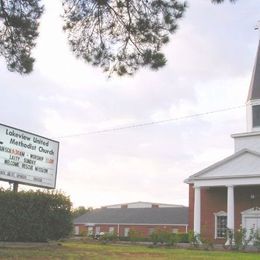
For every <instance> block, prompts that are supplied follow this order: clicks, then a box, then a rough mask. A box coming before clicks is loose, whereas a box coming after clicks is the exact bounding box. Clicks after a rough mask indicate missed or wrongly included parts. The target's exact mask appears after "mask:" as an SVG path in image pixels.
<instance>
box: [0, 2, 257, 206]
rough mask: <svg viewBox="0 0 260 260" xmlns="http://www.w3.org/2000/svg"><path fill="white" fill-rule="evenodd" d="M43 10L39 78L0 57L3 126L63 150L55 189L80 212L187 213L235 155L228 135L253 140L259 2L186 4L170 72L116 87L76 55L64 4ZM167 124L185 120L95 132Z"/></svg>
mask: <svg viewBox="0 0 260 260" xmlns="http://www.w3.org/2000/svg"><path fill="white" fill-rule="evenodd" d="M43 3H44V4H45V13H44V15H43V16H42V20H41V25H40V36H39V39H38V41H37V47H36V48H35V50H34V57H35V58H36V63H35V67H34V72H33V73H31V74H30V75H28V76H21V75H19V74H17V73H11V72H9V71H8V70H7V69H6V65H5V62H4V59H3V58H2V57H0V89H1V102H0V122H1V123H2V124H6V125H9V126H13V127H16V128H20V129H23V130H26V131H30V132H33V133H36V134H39V135H42V136H45V137H48V138H52V139H55V140H57V141H59V142H60V153H59V165H58V172H57V183H56V188H57V190H59V191H62V192H64V193H65V194H66V195H67V196H70V198H71V201H72V203H73V207H78V206H85V207H94V208H97V207H100V206H103V205H110V204H116V203H126V202H134V201H149V202H160V203H170V204H182V205H188V185H187V184H185V183H184V180H185V179H186V178H188V177H189V176H190V175H192V174H194V173H196V172H198V171H200V170H202V169H203V168H205V167H207V166H209V165H211V164H213V163H215V162H217V161H218V160H221V159H223V158H224V157H226V156H228V155H231V154H232V153H233V140H232V138H231V137H230V135H231V134H233V133H241V132H245V131H246V118H245V107H243V105H244V104H245V102H246V97H247V91H248V88H249V84H250V79H251V74H252V70H253V65H254V60H255V56H256V50H257V45H258V41H259V33H258V32H257V31H255V30H254V27H255V25H256V24H257V21H258V20H260V16H259V11H260V2H259V0H248V1H243V0H238V1H237V3H236V4H231V3H229V2H226V3H224V4H222V5H213V4H211V2H210V0H189V1H188V5H189V8H188V9H187V11H186V13H185V16H184V18H183V19H182V20H180V21H179V29H178V31H177V32H176V33H175V34H174V35H172V36H171V41H170V43H169V44H168V45H167V46H166V47H164V48H163V52H164V53H165V54H166V57H167V60H168V62H167V65H166V66H165V67H164V68H163V69H161V70H159V71H157V72H155V71H151V70H148V69H140V71H139V72H138V73H136V74H135V75H134V76H133V77H128V76H127V77H123V78H118V77H113V78H112V79H108V78H107V75H106V74H104V73H103V72H102V71H101V70H100V69H99V68H93V67H91V66H90V65H88V64H86V63H84V62H83V61H81V60H78V59H76V58H75V57H74V56H73V54H72V53H71V52H70V48H69V46H68V44H67V41H66V36H65V35H64V33H63V32H62V20H61V17H60V14H61V13H62V11H61V4H60V1H52V0H44V1H43ZM241 106H242V107H241ZM234 107H239V108H234ZM229 108H230V109H229ZM231 108H232V109H231ZM223 109H227V110H226V111H223V112H218V113H209V114H206V115H203V116H195V117H192V118H185V117H186V116H190V115H195V114H201V113H207V112H212V111H217V110H223ZM183 117H184V119H181V118H183ZM168 119H179V120H170V121H168V122H165V123H161V124H154V125H149V126H144V127H135V128H128V129H124V130H120V131H109V132H104V133H102V132H101V133H96V134H94V133H93V132H95V131H102V130H106V129H114V128H118V127H124V126H131V125H135V124H142V123H147V122H157V121H160V120H168ZM0 187H9V184H8V183H5V182H0ZM29 188H30V189H31V188H32V187H29ZM29 188H28V186H25V185H19V189H20V190H26V189H29Z"/></svg>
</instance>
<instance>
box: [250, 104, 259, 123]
mask: <svg viewBox="0 0 260 260" xmlns="http://www.w3.org/2000/svg"><path fill="white" fill-rule="evenodd" d="M252 110H253V127H257V126H260V105H257V106H253V107H252Z"/></svg>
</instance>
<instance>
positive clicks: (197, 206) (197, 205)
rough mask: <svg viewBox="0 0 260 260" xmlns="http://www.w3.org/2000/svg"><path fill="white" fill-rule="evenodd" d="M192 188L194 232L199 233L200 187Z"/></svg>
mask: <svg viewBox="0 0 260 260" xmlns="http://www.w3.org/2000/svg"><path fill="white" fill-rule="evenodd" d="M194 190H195V193H194V233H195V234H200V187H194Z"/></svg>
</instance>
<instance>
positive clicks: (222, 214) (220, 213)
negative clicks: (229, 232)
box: [214, 210, 227, 239]
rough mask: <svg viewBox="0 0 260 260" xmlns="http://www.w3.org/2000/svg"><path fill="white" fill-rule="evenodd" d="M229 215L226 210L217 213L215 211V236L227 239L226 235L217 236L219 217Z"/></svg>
mask: <svg viewBox="0 0 260 260" xmlns="http://www.w3.org/2000/svg"><path fill="white" fill-rule="evenodd" d="M223 216H224V217H227V213H226V212H225V211H223V210H222V211H219V212H217V213H214V217H215V233H214V238H215V239H225V238H226V237H217V217H223Z"/></svg>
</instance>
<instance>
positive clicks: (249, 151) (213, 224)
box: [185, 42, 260, 244]
mask: <svg viewBox="0 0 260 260" xmlns="http://www.w3.org/2000/svg"><path fill="white" fill-rule="evenodd" d="M232 137H233V138H234V146H235V148H234V150H235V151H234V154H233V155H231V156H229V157H227V158H225V159H223V160H221V161H219V162H217V163H215V164H213V165H211V166H209V167H208V168H206V169H204V170H202V171H200V172H198V173H196V174H194V175H192V176H190V177H189V178H188V179H187V180H185V182H186V183H188V184H189V229H191V230H194V232H195V233H197V234H201V236H203V237H206V238H209V239H213V240H214V242H215V243H223V244H224V243H226V244H228V243H229V241H226V229H227V228H228V229H231V230H233V231H234V230H237V229H240V228H241V227H242V228H246V230H247V232H249V231H250V229H255V230H257V229H260V42H259V44H258V51H257V55H256V62H255V66H254V70H253V74H252V79H251V84H250V87H249V94H248V99H247V132H246V133H239V134H233V135H232Z"/></svg>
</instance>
